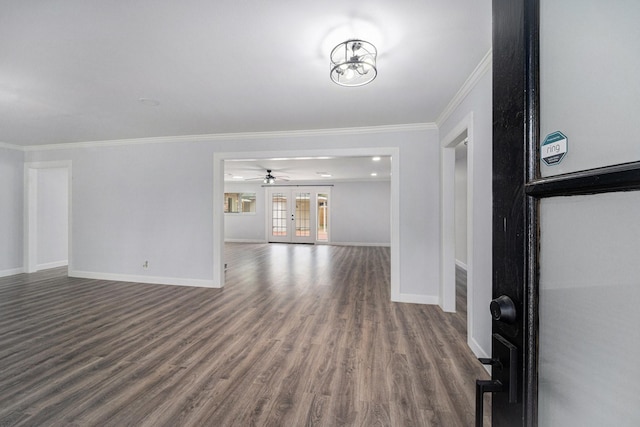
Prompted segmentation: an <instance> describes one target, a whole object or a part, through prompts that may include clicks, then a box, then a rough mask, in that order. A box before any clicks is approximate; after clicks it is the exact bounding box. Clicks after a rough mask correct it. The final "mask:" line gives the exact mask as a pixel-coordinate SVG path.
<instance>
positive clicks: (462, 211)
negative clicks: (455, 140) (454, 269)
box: [455, 144, 467, 268]
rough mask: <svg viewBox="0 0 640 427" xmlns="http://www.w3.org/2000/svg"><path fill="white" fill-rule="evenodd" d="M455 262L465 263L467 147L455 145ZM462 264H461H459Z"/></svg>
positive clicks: (463, 264) (464, 264)
mask: <svg viewBox="0 0 640 427" xmlns="http://www.w3.org/2000/svg"><path fill="white" fill-rule="evenodd" d="M455 199H456V200H455V216H456V262H457V263H458V265H460V266H465V268H466V265H467V147H466V146H465V145H464V144H459V145H458V146H457V147H456V170H455ZM461 264H462V265H461Z"/></svg>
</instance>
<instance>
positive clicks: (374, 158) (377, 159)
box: [371, 156, 380, 162]
mask: <svg viewBox="0 0 640 427" xmlns="http://www.w3.org/2000/svg"><path fill="white" fill-rule="evenodd" d="M371 160H373V161H374V162H379V161H380V157H378V156H375V157H373V158H372V159H371Z"/></svg>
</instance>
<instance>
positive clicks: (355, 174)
mask: <svg viewBox="0 0 640 427" xmlns="http://www.w3.org/2000/svg"><path fill="white" fill-rule="evenodd" d="M267 169H269V170H271V174H272V175H273V176H275V177H276V184H287V183H290V182H296V181H314V182H315V183H322V182H323V181H326V182H333V181H362V180H366V181H388V180H389V179H391V158H390V157H389V156H375V157H374V156H367V157H363V156H359V157H321V158H300V157H297V158H291V159H260V160H252V159H246V160H238V161H229V160H227V161H225V164H224V173H225V176H224V179H225V181H227V182H230V181H231V182H253V183H258V184H262V179H263V178H264V177H265V175H266V173H267ZM373 174H375V175H373ZM327 175H330V176H327Z"/></svg>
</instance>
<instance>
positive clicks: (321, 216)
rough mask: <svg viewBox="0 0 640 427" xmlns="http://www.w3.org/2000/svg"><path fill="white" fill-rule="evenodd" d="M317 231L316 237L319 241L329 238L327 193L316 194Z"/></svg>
mask: <svg viewBox="0 0 640 427" xmlns="http://www.w3.org/2000/svg"><path fill="white" fill-rule="evenodd" d="M317 222H318V232H317V239H318V240H320V241H327V240H329V195H328V194H326V193H320V194H318V215H317Z"/></svg>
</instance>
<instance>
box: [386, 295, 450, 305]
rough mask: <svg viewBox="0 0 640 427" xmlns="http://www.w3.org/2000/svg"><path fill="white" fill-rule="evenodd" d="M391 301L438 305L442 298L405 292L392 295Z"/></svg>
mask: <svg viewBox="0 0 640 427" xmlns="http://www.w3.org/2000/svg"><path fill="white" fill-rule="evenodd" d="M391 301H393V302H402V303H408V304H426V305H438V304H440V298H439V297H437V296H433V295H418V294H403V293H399V294H397V295H391Z"/></svg>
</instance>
